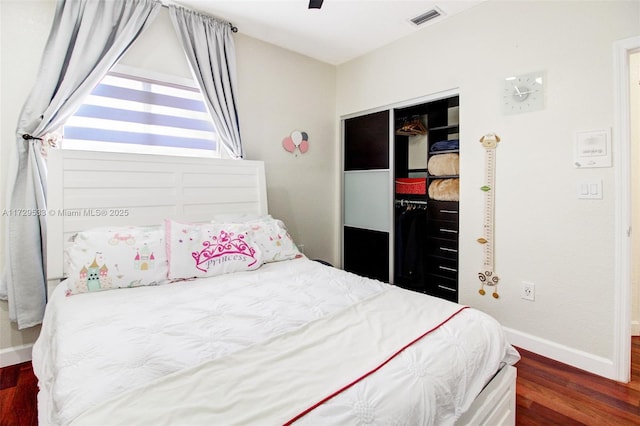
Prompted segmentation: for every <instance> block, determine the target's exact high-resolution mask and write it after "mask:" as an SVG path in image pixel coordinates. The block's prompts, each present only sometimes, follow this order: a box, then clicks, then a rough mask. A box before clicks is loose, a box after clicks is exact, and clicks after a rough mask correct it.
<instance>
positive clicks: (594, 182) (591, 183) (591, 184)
mask: <svg viewBox="0 0 640 426" xmlns="http://www.w3.org/2000/svg"><path fill="white" fill-rule="evenodd" d="M577 195H578V198H579V199H584V200H602V179H589V180H582V181H580V182H578V185H577Z"/></svg>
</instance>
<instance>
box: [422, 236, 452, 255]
mask: <svg viewBox="0 0 640 426" xmlns="http://www.w3.org/2000/svg"><path fill="white" fill-rule="evenodd" d="M427 254H429V255H431V256H438V257H444V258H447V259H453V260H457V259H458V241H457V239H445V238H429V239H428V240H427Z"/></svg>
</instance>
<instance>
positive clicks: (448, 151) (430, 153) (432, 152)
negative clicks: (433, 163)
mask: <svg viewBox="0 0 640 426" xmlns="http://www.w3.org/2000/svg"><path fill="white" fill-rule="evenodd" d="M459 152H460V150H459V149H446V150H442V151H430V152H429V155H440V154H451V153H454V154H457V153H459Z"/></svg>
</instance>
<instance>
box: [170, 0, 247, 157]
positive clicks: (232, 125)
mask: <svg viewBox="0 0 640 426" xmlns="http://www.w3.org/2000/svg"><path fill="white" fill-rule="evenodd" d="M169 14H170V16H171V22H172V23H173V26H174V27H175V29H176V32H177V33H178V39H180V42H181V43H182V47H183V49H184V51H185V53H186V55H187V59H188V60H189V64H190V65H191V68H192V69H193V71H194V74H195V76H196V79H197V80H198V83H199V84H200V89H201V91H202V93H203V95H204V98H205V101H206V103H207V106H208V107H209V113H210V114H211V118H212V119H213V123H214V124H215V126H216V130H217V131H218V135H219V136H220V141H221V142H222V144H223V146H224V147H225V148H226V149H227V151H228V152H229V154H230V155H231V156H232V157H234V158H242V157H243V151H242V142H241V140H240V128H239V125H238V112H237V109H236V99H235V96H236V93H237V92H236V52H235V46H234V43H233V37H232V36H231V26H230V25H229V23H228V22H223V21H219V20H217V19H215V18H213V17H210V16H206V15H202V14H200V13H197V12H194V11H191V10H187V9H184V8H182V7H179V6H175V5H169Z"/></svg>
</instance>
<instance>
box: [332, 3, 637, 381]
mask: <svg viewBox="0 0 640 426" xmlns="http://www.w3.org/2000/svg"><path fill="white" fill-rule="evenodd" d="M639 22H640V3H638V2H605V1H602V2H573V1H554V2H541V1H535V2H534V1H518V2H503V1H488V2H485V3H482V4H480V5H478V6H476V7H474V8H472V9H470V10H468V11H466V12H464V13H461V14H459V15H456V16H453V17H451V18H450V19H448V20H447V21H444V22H442V23H440V24H438V25H435V26H432V27H427V28H424V29H422V30H420V31H418V32H416V33H415V34H414V35H412V36H410V37H407V38H405V39H403V40H401V41H398V42H395V43H393V44H391V45H388V46H386V47H384V48H381V49H378V50H377V51H375V52H373V53H371V54H368V55H365V56H363V57H361V58H358V59H356V60H353V61H351V62H349V63H346V64H344V65H342V66H339V67H338V74H337V108H338V111H337V112H338V115H345V114H350V113H354V112H357V111H362V110H366V109H369V108H374V107H377V106H381V105H386V104H392V103H394V102H398V101H402V100H405V99H410V98H414V97H418V96H425V95H429V94H431V93H435V92H439V91H443V90H447V89H452V88H458V89H459V92H460V120H461V127H460V135H461V155H460V157H461V165H460V169H461V171H460V174H461V215H460V216H461V217H460V301H461V303H464V304H469V305H472V306H474V307H477V308H480V309H482V310H484V311H487V312H489V313H490V314H492V315H493V316H495V317H496V318H497V319H498V320H499V321H500V322H501V323H502V324H503V325H505V326H506V327H507V328H509V329H511V331H512V334H511V335H512V337H514V338H515V340H517V343H518V344H520V345H522V346H524V347H525V348H526V347H527V346H528V347H529V348H530V349H535V350H539V351H540V352H542V353H545V352H546V353H552V352H553V353H554V354H555V353H562V356H563V357H564V361H565V362H572V361H575V360H580V362H583V361H584V363H583V365H586V364H588V363H590V362H593V363H595V364H597V368H604V369H606V368H607V365H610V363H611V358H612V356H613V344H614V342H613V324H614V312H613V291H612V286H613V278H614V257H613V256H614V206H615V199H614V168H605V169H583V170H577V169H575V168H574V167H573V151H572V150H573V139H574V132H576V131H587V130H595V129H608V128H611V127H612V124H613V81H614V79H613V69H612V68H613V55H612V52H613V50H612V43H613V42H614V41H616V40H619V39H624V38H627V37H630V36H632V35H637V34H638V33H639V31H640V26H639V25H638V24H639ZM538 70H544V71H546V74H547V86H548V87H547V89H546V108H545V109H544V110H543V111H539V112H531V113H527V114H521V115H515V116H505V115H503V114H502V113H501V105H500V102H501V97H502V96H501V88H502V80H503V79H504V78H505V77H507V76H510V75H514V74H522V73H528V72H532V71H538ZM488 132H496V133H497V134H498V135H499V136H500V137H501V138H502V142H500V144H499V147H498V149H497V182H496V189H495V191H496V235H495V240H496V246H495V253H496V254H495V260H496V272H497V274H498V275H499V276H500V278H501V281H500V285H499V293H500V295H501V297H500V299H498V300H496V299H494V298H492V297H489V296H484V297H482V296H480V295H479V294H478V289H479V284H478V279H477V273H478V272H479V270H480V269H481V266H482V248H481V246H480V244H478V243H477V242H476V238H478V237H479V236H481V235H482V219H483V211H482V208H483V207H482V206H483V198H482V197H483V193H482V191H480V190H479V187H480V186H481V185H482V183H483V173H484V152H483V148H482V147H481V145H480V144H479V143H478V139H479V138H480V137H481V136H482V135H484V134H485V133H488ZM614 167H615V153H614ZM589 178H599V179H602V180H603V183H604V188H603V191H604V198H603V199H602V200H579V199H577V197H576V185H577V184H578V183H579V182H581V181H582V180H583V179H589ZM523 280H526V281H531V282H534V283H535V284H536V295H535V297H536V300H535V301H534V302H530V301H525V300H522V299H521V298H520V287H521V282H522V281H523Z"/></svg>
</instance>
